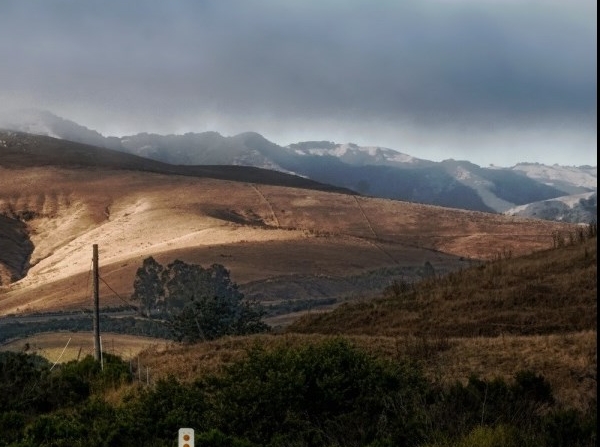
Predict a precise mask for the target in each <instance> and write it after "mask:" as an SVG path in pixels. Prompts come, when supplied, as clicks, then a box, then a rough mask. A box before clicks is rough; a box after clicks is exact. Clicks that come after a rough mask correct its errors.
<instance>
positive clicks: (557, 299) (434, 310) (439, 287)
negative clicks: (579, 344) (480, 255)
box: [289, 238, 597, 337]
mask: <svg viewBox="0 0 600 447" xmlns="http://www.w3.org/2000/svg"><path fill="white" fill-rule="evenodd" d="M596 254H597V247H596V238H592V239H590V240H586V241H585V242H584V243H578V242H574V244H573V245H569V246H566V247H563V248H560V249H550V250H544V251H540V252H536V253H533V254H530V255H525V256H522V257H517V258H514V259H513V258H511V257H506V256H504V257H501V259H497V260H494V261H488V262H485V263H482V264H480V265H478V266H476V267H471V268H469V269H466V270H460V271H456V272H453V273H450V274H448V275H447V276H445V277H439V278H432V279H428V280H426V281H423V282H421V283H418V284H416V285H414V287H413V286H412V285H409V284H402V283H397V284H395V285H393V286H392V287H389V288H388V289H387V290H386V293H385V294H384V296H382V297H380V298H378V299H375V300H372V301H366V302H362V303H358V304H347V305H344V306H341V307H338V308H337V309H335V310H334V311H332V312H328V313H320V314H310V315H305V316H303V317H302V318H301V319H299V320H297V321H296V322H295V323H294V324H292V325H291V326H290V327H289V331H290V332H301V333H320V334H356V335H358V334H360V335H378V336H392V337H397V336H408V335H412V336H421V337H422V336H434V337H473V336H487V337H489V336H492V337H495V336H499V335H502V334H514V335H520V336H522V335H546V334H553V333H557V332H559V333H568V332H578V331H588V330H594V331H595V330H597V317H596V309H597V278H596V270H597V257H596Z"/></svg>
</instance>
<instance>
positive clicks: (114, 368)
mask: <svg viewBox="0 0 600 447" xmlns="http://www.w3.org/2000/svg"><path fill="white" fill-rule="evenodd" d="M105 360H106V362H105V363H104V367H103V369H101V368H100V365H99V363H98V362H95V361H94V360H93V359H92V358H91V357H87V358H85V359H84V360H82V361H79V362H77V361H73V362H69V363H66V364H64V365H61V366H57V367H53V365H50V364H49V363H48V362H46V361H44V360H43V359H41V358H39V357H35V356H28V355H25V354H22V353H0V387H1V388H2V389H1V390H0V391H1V392H0V445H3V446H11V447H31V446H36V447H40V446H48V447H50V446H56V447H59V446H75V447H76V446H84V445H85V446H115V447H118V446H131V445H143V446H153V447H162V446H172V445H174V443H175V440H176V439H177V431H178V429H179V428H180V427H193V428H194V429H195V431H196V445H197V446H237V447H242V446H246V447H251V446H315V447H317V446H319V447H323V446H325V447H326V446H371V447H374V446H423V447H450V446H452V447H454V446H456V447H458V446H478V447H485V446H500V445H502V446H525V447H527V446H540V447H545V446H548V447H550V446H581V447H583V446H585V447H588V446H593V445H595V442H596V433H597V432H596V417H597V416H596V410H595V405H594V406H592V407H590V408H589V409H587V410H586V411H580V410H575V409H570V408H564V407H561V406H559V405H557V404H556V402H555V400H554V397H553V393H552V389H551V387H550V385H549V384H548V382H547V381H546V380H545V379H544V377H542V376H540V375H537V374H535V373H534V372H531V371H521V372H518V373H517V374H516V375H515V376H514V378H513V379H512V380H511V381H504V380H501V379H493V380H482V379H479V378H477V377H471V379H470V380H469V381H468V382H467V383H454V384H452V385H449V386H442V385H440V384H439V383H436V382H434V381H431V380H428V379H426V378H425V376H424V375H423V373H422V371H421V370H420V369H419V367H418V366H416V365H415V364H413V363H412V362H411V361H410V360H409V359H408V358H402V359H397V360H396V361H389V360H383V359H381V358H376V357H372V356H370V355H368V354H366V353H365V352H363V351H362V350H360V349H358V348H356V347H354V346H353V345H352V344H351V343H349V342H348V341H345V340H343V339H333V340H329V341H327V342H324V343H318V344H306V345H304V346H300V347H290V346H288V347H285V346H281V347H279V348H277V349H265V347H264V346H261V345H256V346H254V347H252V348H251V349H249V350H248V351H247V353H246V355H245V357H244V358H243V359H241V360H238V361H236V362H233V363H232V364H231V365H229V366H227V367H225V368H224V369H223V370H222V371H220V372H215V373H208V374H201V375H198V377H197V378H196V380H195V381H193V382H186V383H184V382H180V381H179V380H177V379H176V378H174V377H173V376H169V377H166V378H164V379H161V380H159V381H158V382H157V383H156V384H155V386H150V387H141V386H139V387H135V386H131V385H128V384H129V383H130V382H131V381H132V374H131V372H130V370H129V364H128V363H125V362H123V361H121V360H120V359H119V358H118V357H115V356H108V357H106V359H105ZM115 389H121V390H127V391H122V394H121V396H122V398H120V399H117V401H115V399H114V398H113V399H111V398H110V396H111V393H114V392H115V391H114V390H115Z"/></svg>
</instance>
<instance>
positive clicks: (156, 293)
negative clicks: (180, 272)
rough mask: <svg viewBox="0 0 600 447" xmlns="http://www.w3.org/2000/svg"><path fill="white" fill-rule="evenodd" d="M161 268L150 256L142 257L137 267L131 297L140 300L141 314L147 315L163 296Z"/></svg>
mask: <svg viewBox="0 0 600 447" xmlns="http://www.w3.org/2000/svg"><path fill="white" fill-rule="evenodd" d="M163 270H164V269H163V266H162V265H160V264H159V263H158V262H156V261H155V260H154V258H153V257H152V256H150V257H149V258H146V259H144V261H143V263H142V266H141V267H140V268H138V269H137V272H136V274H135V279H134V281H133V294H132V295H131V299H132V300H134V301H139V302H140V307H139V310H140V314H142V315H145V316H147V317H149V316H150V314H151V313H152V310H153V309H155V308H156V307H157V306H158V305H159V302H160V301H161V300H162V299H163V298H164V296H165V289H164V285H163V283H162V281H161V279H160V278H161V275H162V273H163Z"/></svg>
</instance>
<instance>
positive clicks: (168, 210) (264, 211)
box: [0, 134, 571, 314]
mask: <svg viewBox="0 0 600 447" xmlns="http://www.w3.org/2000/svg"><path fill="white" fill-rule="evenodd" d="M3 138H4V139H3V146H2V147H1V148H0V150H2V153H3V156H2V157H0V215H2V216H4V217H3V220H2V228H3V233H2V235H1V237H0V244H2V247H1V249H0V265H1V267H0V269H2V271H3V272H4V273H3V285H2V287H3V288H2V289H1V291H0V314H8V313H23V312H34V311H50V310H66V309H70V310H76V309H81V308H82V307H83V308H88V307H89V305H90V298H89V293H90V291H89V287H90V284H89V273H90V268H91V260H90V257H91V246H92V244H98V245H99V248H100V250H99V251H100V266H101V276H102V278H103V279H104V280H105V281H106V284H105V283H102V285H101V303H102V305H103V306H122V305H123V304H124V303H123V297H125V298H127V297H129V296H130V294H131V291H132V283H133V277H134V275H135V271H136V270H137V268H138V267H139V266H140V265H141V262H142V260H143V259H144V258H146V257H148V256H154V257H155V258H156V259H157V260H158V261H159V262H161V263H163V264H168V263H169V262H172V261H173V260H175V259H176V258H179V259H182V260H184V261H186V262H195V263H199V264H202V265H210V264H213V263H219V264H223V265H225V267H226V268H228V269H230V270H231V275H232V279H233V280H234V281H235V282H237V283H238V284H240V286H241V288H242V290H243V291H244V292H245V293H246V294H247V295H248V296H249V297H252V298H256V299H260V300H261V301H263V302H264V303H265V304H266V305H268V306H273V307H274V312H275V313H278V314H281V313H282V312H283V313H286V312H287V313H289V312H291V311H293V310H294V309H296V308H298V306H297V305H300V307H304V308H307V307H311V305H310V303H311V302H314V303H317V302H319V300H321V301H320V302H321V304H327V305H332V304H339V303H340V302H343V301H345V300H347V299H356V298H358V297H361V296H369V295H372V294H373V293H377V292H378V291H380V290H381V289H382V288H383V287H385V286H386V285H387V284H389V283H390V281H392V280H393V279H401V278H404V279H407V280H410V281H413V280H417V279H420V278H422V277H423V275H424V274H425V270H424V266H425V264H426V263H429V264H431V265H432V266H433V268H434V270H435V272H436V273H438V274H443V273H445V272H449V271H452V270H456V269H459V268H461V267H464V266H466V265H468V264H469V263H470V262H472V260H473V259H489V258H492V257H494V256H495V255H496V254H497V253H501V252H506V251H510V252H511V253H513V254H515V255H517V254H523V253H530V252H531V251H534V250H539V249H543V248H547V247H548V246H549V245H551V243H552V234H553V233H555V232H557V231H559V232H565V231H569V229H570V228H571V227H570V226H568V225H565V224H560V223H554V222H546V221H539V220H526V219H520V218H514V217H507V216H502V215H497V214H489V213H481V212H473V211H463V210H455V209H449V208H441V207H434V206H427V205H420V204H413V203H407V202H399V201H392V200H384V199H374V198H366V197H359V196H355V195H350V194H343V193H338V192H330V191H322V190H318V189H314V188H317V187H322V188H324V189H327V186H323V185H316V184H315V183H314V182H310V181H305V180H304V179H301V178H299V177H293V176H289V175H287V174H283V173H275V174H272V173H271V172H270V171H264V170H257V169H248V168H243V167H230V168H228V169H230V170H227V169H226V170H220V168H215V167H208V168H205V167H190V168H189V169H190V172H191V171H194V170H195V171H197V172H200V171H202V170H204V169H208V170H209V171H211V170H215V169H216V170H217V173H220V174H222V173H223V172H226V173H229V174H228V175H230V176H231V177H234V178H236V179H237V178H238V174H239V179H237V180H236V181H233V180H224V179H216V178H214V177H213V178H208V177H206V176H204V177H201V176H194V175H182V174H185V173H186V171H185V170H183V171H182V170H181V167H174V166H170V165H165V164H160V163H157V162H153V161H148V160H144V159H138V158H136V157H133V156H127V155H124V154H120V153H117V152H113V151H106V150H103V149H96V148H93V147H89V146H81V145H77V144H75V143H65V142H62V141H61V140H56V139H50V138H44V137H32V136H29V135H22V134H10V135H8V136H5V137H3ZM138 163H139V164H140V165H141V166H142V168H141V170H140V169H137V164H138ZM155 169H156V170H158V171H159V172H156V171H155ZM169 170H172V171H173V172H172V173H169V172H170V171H169ZM149 171H151V172H149ZM234 173H235V175H233V174H234ZM263 174H265V178H264V179H263ZM271 175H275V176H276V177H275V180H273V177H270V176H271ZM277 176H279V177H277ZM277 178H279V179H284V180H285V182H288V184H287V186H280V185H277V184H275V185H274V184H265V183H266V182H268V181H270V180H273V183H276V181H277V180H276V179H277ZM259 181H262V183H259ZM294 182H297V183H298V184H299V185H306V186H307V187H308V188H313V189H307V188H305V187H303V188H299V187H290V186H298V185H296V184H295V183H294ZM303 182H307V183H303ZM8 278H10V280H9V279H8ZM15 280H18V281H16V282H15ZM9 281H11V282H12V284H8V283H9ZM294 302H295V303H294ZM302 303H304V304H302ZM290 304H294V305H293V306H290ZM296 304H297V305H296Z"/></svg>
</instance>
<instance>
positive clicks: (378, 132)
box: [0, 0, 597, 166]
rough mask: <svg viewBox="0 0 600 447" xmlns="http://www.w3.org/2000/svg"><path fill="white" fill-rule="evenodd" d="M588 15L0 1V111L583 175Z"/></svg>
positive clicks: (105, 126) (278, 3) (522, 0)
mask: <svg viewBox="0 0 600 447" xmlns="http://www.w3.org/2000/svg"><path fill="white" fill-rule="evenodd" d="M596 10H597V6H596V1H595V0H569V1H566V0H535V1H526V0H514V1H513V0H395V1H387V0H376V1H375V0H302V1H300V0H298V1H284V0H170V1H165V0H145V1H140V2H137V1H135V2H134V1H123V0H102V1H99V0H85V1H81V0H64V1H60V0H38V1H35V0H31V1H25V0H1V1H0V108H2V109H4V110H9V109H13V108H22V107H28V108H29V107H34V108H40V109H46V110H49V111H51V112H53V113H56V114H57V115H59V116H61V117H63V118H67V119H71V120H73V121H75V122H77V123H79V124H82V125H85V126H87V127H89V128H91V129H95V130H98V131H99V132H101V133H102V134H104V135H118V136H120V135H125V134H132V133H137V132H156V133H184V132H189V131H193V132H202V131H207V130H214V131H217V132H220V133H221V134H223V135H234V134H237V133H240V132H244V131H255V132H259V133H261V134H262V135H264V136H265V137H266V138H267V139H269V140H271V141H273V142H275V143H278V144H282V145H286V144H289V143H294V142H297V141H302V140H331V141H335V142H338V143H346V142H354V143H357V144H361V145H378V146H384V147H389V148H392V149H397V150H399V151H401V152H404V153H407V154H410V155H413V156H416V157H419V158H425V159H430V160H443V159H447V158H455V159H467V160H470V161H473V162H474V163H477V164H480V165H481V166H487V165H489V164H496V165H499V166H511V165H513V164H515V163H517V162H521V161H531V162H536V161H537V162H541V163H547V164H552V163H559V164H566V165H580V164H591V165H596V164H597V155H596V141H597V125H596V117H597V55H596V52H597V19H596Z"/></svg>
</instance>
